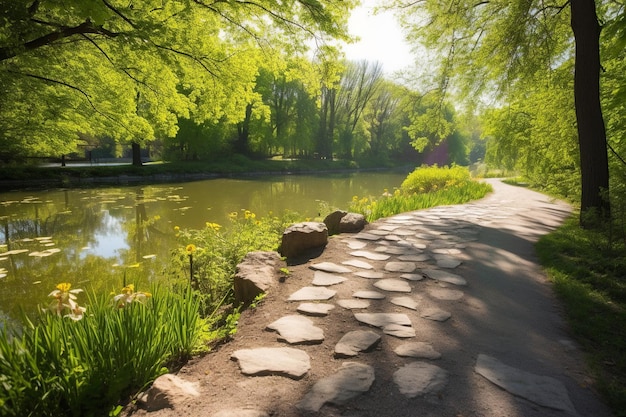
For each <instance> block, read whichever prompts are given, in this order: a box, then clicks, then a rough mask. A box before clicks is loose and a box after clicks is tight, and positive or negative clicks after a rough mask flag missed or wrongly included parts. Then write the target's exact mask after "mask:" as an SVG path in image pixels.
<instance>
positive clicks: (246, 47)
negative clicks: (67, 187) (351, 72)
mask: <svg viewBox="0 0 626 417" xmlns="http://www.w3.org/2000/svg"><path fill="white" fill-rule="evenodd" d="M354 4H355V2H353V1H341V2H336V1H322V0H319V1H318V0H290V1H274V0H258V1H204V0H176V1H168V2H162V1H160V0H145V1H141V2H133V1H117V0H101V1H86V0H70V1H64V2H57V1H52V0H49V1H46V0H16V1H11V2H3V3H2V5H1V6H0V13H1V14H2V16H3V18H2V19H1V20H0V88H1V94H0V144H2V148H3V149H4V150H3V152H14V151H20V150H23V149H25V148H28V149H29V150H30V153H31V154H32V153H34V152H35V153H37V152H38V153H40V154H42V155H44V154H51V153H55V154H57V155H59V154H63V153H66V152H69V151H71V150H73V149H74V148H75V146H76V143H77V141H78V140H79V135H97V134H99V135H106V136H109V137H113V138H115V139H116V140H118V141H120V142H127V143H129V142H136V143H142V142H144V141H150V140H153V139H154V138H155V137H157V136H173V135H175V134H176V132H177V129H178V127H177V125H178V123H177V122H178V119H179V118H181V117H183V118H193V119H194V120H197V121H204V120H220V119H221V118H223V117H227V118H229V119H231V120H240V119H243V117H244V114H245V109H246V105H247V104H248V103H250V102H251V101H253V100H254V97H255V96H256V93H255V92H254V86H255V80H256V75H257V72H258V67H259V66H260V63H261V62H267V61H273V60H275V59H276V56H278V55H277V54H276V48H275V42H276V41H281V40H282V44H287V39H288V43H289V44H290V45H292V46H293V47H294V48H296V49H297V50H298V51H301V52H304V51H306V48H307V46H308V45H307V42H308V41H309V40H310V38H312V37H315V38H318V39H320V40H324V39H325V38H339V39H345V38H346V36H347V34H346V19H347V16H349V11H350V9H351V8H352V7H354ZM270 35H271V36H270Z"/></svg>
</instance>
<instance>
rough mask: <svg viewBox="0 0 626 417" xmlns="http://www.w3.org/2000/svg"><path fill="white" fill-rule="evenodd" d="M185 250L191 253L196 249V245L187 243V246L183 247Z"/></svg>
mask: <svg viewBox="0 0 626 417" xmlns="http://www.w3.org/2000/svg"><path fill="white" fill-rule="evenodd" d="M185 250H186V251H187V253H188V254H190V255H191V254H192V253H194V252H195V251H196V245H194V244H193V243H190V244H188V245H187V247H186V248H185Z"/></svg>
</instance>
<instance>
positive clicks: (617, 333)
mask: <svg viewBox="0 0 626 417" xmlns="http://www.w3.org/2000/svg"><path fill="white" fill-rule="evenodd" d="M623 237H624V235H623V231H622V233H621V239H615V233H614V231H610V230H604V231H599V230H585V229H581V228H580V227H579V226H578V219H576V218H571V219H569V220H568V221H567V222H566V223H565V224H564V225H563V226H561V227H560V228H559V229H558V230H556V231H555V232H553V233H551V234H550V235H547V236H544V237H543V238H541V240H540V241H539V242H538V243H537V251H538V254H539V256H540V259H541V263H542V264H543V265H544V267H545V268H546V270H547V272H548V275H549V277H550V280H551V281H552V282H553V284H554V289H555V291H556V292H557V294H558V295H559V297H560V298H561V300H562V301H563V302H564V304H565V310H566V315H567V317H568V320H569V323H570V326H571V328H572V330H573V331H574V333H575V335H576V338H577V340H578V342H579V343H581V344H582V345H583V346H584V347H585V350H586V351H587V352H589V358H590V360H591V364H592V368H593V370H594V372H595V374H596V377H597V380H598V387H599V388H600V390H601V391H602V393H603V394H604V395H605V397H606V398H607V400H608V402H609V405H610V406H611V407H612V408H613V410H614V411H615V413H616V415H619V416H625V415H626V414H624V410H626V356H625V355H624V352H625V351H626V281H625V280H624V271H625V270H626V240H624V239H623Z"/></svg>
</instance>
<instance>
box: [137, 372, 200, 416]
mask: <svg viewBox="0 0 626 417" xmlns="http://www.w3.org/2000/svg"><path fill="white" fill-rule="evenodd" d="M198 396H200V393H199V392H198V387H197V384H194V383H192V382H189V381H185V380H184V379H182V378H180V377H178V376H176V375H173V374H165V375H161V376H160V377H158V378H157V379H156V380H155V381H154V383H153V384H152V386H151V387H150V388H149V389H148V391H146V393H145V394H144V395H143V396H142V397H141V398H140V402H141V403H143V407H144V408H145V409H146V410H148V411H157V410H161V409H163V408H172V409H173V408H175V407H176V404H180V403H182V402H184V401H186V400H188V399H192V398H195V397H198Z"/></svg>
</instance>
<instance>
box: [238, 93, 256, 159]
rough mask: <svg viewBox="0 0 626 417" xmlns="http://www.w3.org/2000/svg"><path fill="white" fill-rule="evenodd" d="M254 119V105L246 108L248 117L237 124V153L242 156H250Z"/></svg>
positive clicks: (249, 104)
mask: <svg viewBox="0 0 626 417" xmlns="http://www.w3.org/2000/svg"><path fill="white" fill-rule="evenodd" d="M251 119H252V104H251V103H248V105H247V106H246V116H245V118H244V119H243V121H241V122H240V123H238V124H237V140H236V141H235V152H236V153H239V154H242V155H249V154H250V120H251Z"/></svg>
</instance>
